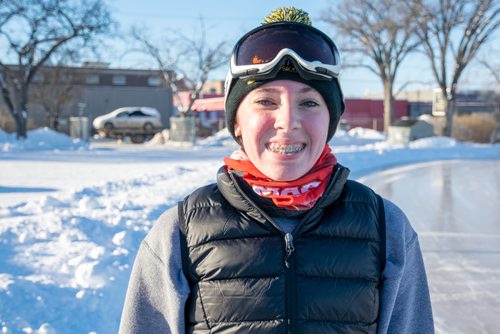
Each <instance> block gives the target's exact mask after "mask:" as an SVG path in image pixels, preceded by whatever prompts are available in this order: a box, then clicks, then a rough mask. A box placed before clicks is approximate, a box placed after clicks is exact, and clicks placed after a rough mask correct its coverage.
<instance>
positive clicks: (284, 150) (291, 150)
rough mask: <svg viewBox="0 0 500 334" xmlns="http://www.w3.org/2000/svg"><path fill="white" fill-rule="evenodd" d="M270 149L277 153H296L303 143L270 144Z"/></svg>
mask: <svg viewBox="0 0 500 334" xmlns="http://www.w3.org/2000/svg"><path fill="white" fill-rule="evenodd" d="M269 149H270V150H271V151H273V152H275V153H295V152H299V151H300V150H301V149H302V145H293V146H284V145H283V146H279V147H276V145H269Z"/></svg>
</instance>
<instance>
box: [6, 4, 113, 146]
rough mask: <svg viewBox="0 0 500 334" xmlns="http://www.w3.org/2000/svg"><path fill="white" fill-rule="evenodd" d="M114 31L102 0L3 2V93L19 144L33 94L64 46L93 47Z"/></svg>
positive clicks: (23, 135) (24, 135)
mask: <svg viewBox="0 0 500 334" xmlns="http://www.w3.org/2000/svg"><path fill="white" fill-rule="evenodd" d="M111 25H112V21H111V17H110V13H109V11H108V9H107V7H106V5H105V4H104V2H103V1H102V0H89V1H82V2H80V1H76V2H75V1H71V0H2V1H1V2H0V45H3V46H6V47H3V48H2V49H1V51H0V87H1V91H2V96H3V99H4V101H5V104H6V105H7V108H8V110H9V112H10V113H11V115H12V116H13V117H14V120H15V123H16V133H17V138H18V139H24V138H26V123H27V117H28V111H27V105H28V102H29V94H28V91H29V87H30V85H31V84H32V82H33V78H34V77H35V74H36V73H37V72H38V70H39V69H40V67H41V66H43V65H44V64H45V63H46V62H47V61H48V60H49V59H50V57H51V56H52V55H53V54H54V52H56V51H57V50H58V49H60V48H62V47H63V46H68V45H69V44H70V43H77V42H80V43H82V44H83V45H88V44H89V42H90V41H92V39H93V38H94V37H96V36H98V35H100V34H104V33H107V32H109V30H110V27H111ZM74 47H80V45H78V46H76V44H75V45H74ZM7 62H10V63H11V65H8V64H7Z"/></svg>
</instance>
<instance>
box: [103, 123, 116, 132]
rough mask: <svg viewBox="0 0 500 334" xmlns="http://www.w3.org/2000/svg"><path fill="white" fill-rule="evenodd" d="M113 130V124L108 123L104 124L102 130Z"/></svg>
mask: <svg viewBox="0 0 500 334" xmlns="http://www.w3.org/2000/svg"><path fill="white" fill-rule="evenodd" d="M113 128H114V125H113V123H110V122H106V123H104V129H106V130H108V131H109V130H113Z"/></svg>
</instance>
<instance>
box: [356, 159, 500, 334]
mask: <svg viewBox="0 0 500 334" xmlns="http://www.w3.org/2000/svg"><path fill="white" fill-rule="evenodd" d="M359 181H361V182H363V183H364V184H366V185H368V186H370V187H372V188H373V189H374V190H375V191H376V192H378V193H379V194H381V195H382V196H384V197H385V198H388V199H390V200H391V201H393V202H395V203H396V204H397V205H399V206H400V207H401V208H402V209H403V210H404V211H405V213H406V214H407V215H408V218H409V219H410V221H411V222H412V225H413V226H414V228H415V230H416V231H417V232H418V234H419V239H420V243H421V246H422V250H423V253H424V260H425V264H426V268H427V274H428V278H429V284H430V289H431V298H432V303H433V309H434V316H435V320H436V332H437V333H498V325H497V321H498V314H500V160H493V161H491V160H490V161H438V162H430V163H424V164H415V165H410V166H405V167H399V168H394V169H390V170H387V171H383V172H378V173H375V174H371V175H368V176H366V177H363V178H361V179H360V180H359Z"/></svg>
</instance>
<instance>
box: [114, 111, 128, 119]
mask: <svg viewBox="0 0 500 334" xmlns="http://www.w3.org/2000/svg"><path fill="white" fill-rule="evenodd" d="M124 117H128V112H126V111H123V112H121V113H119V114H118V115H116V118H124Z"/></svg>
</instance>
